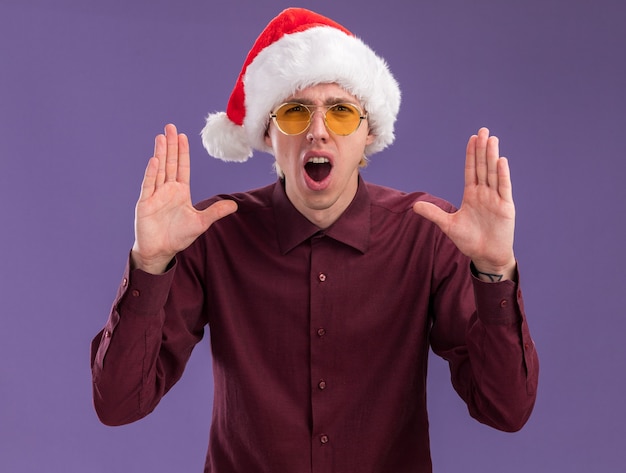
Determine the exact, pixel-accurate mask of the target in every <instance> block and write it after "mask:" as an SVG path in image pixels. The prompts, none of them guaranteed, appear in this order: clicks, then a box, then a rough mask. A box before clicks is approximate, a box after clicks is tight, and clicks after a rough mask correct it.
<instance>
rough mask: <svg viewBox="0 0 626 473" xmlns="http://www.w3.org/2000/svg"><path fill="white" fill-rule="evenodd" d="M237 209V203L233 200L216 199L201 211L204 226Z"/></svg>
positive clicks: (207, 226)
mask: <svg viewBox="0 0 626 473" xmlns="http://www.w3.org/2000/svg"><path fill="white" fill-rule="evenodd" d="M236 211H237V203H236V202H235V201H234V200H218V201H217V202H215V203H214V204H212V205H210V206H209V207H207V208H206V209H204V210H203V211H202V212H201V216H202V219H203V223H204V226H205V228H209V227H210V226H211V225H213V223H215V222H216V221H218V220H219V219H221V218H224V217H226V216H227V215H230V214H232V213H234V212H236Z"/></svg>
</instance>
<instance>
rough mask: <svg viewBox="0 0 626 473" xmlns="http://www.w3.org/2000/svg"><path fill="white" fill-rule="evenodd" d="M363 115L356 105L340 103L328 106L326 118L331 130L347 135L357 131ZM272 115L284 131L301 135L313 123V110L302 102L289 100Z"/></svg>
mask: <svg viewBox="0 0 626 473" xmlns="http://www.w3.org/2000/svg"><path fill="white" fill-rule="evenodd" d="M361 116H362V115H361V111H360V110H359V109H358V108H356V107H355V106H354V105H351V104H347V103H339V104H336V105H333V106H332V107H329V108H328V110H327V111H326V115H325V120H326V125H327V126H328V129H329V130H330V131H332V132H333V133H335V134H336V135H342V136H345V135H349V134H351V133H354V132H355V131H356V129H357V128H358V127H359V124H360V123H361ZM272 117H273V118H274V120H275V122H276V125H278V127H279V128H280V129H281V130H282V132H283V133H285V134H287V135H299V134H300V133H302V132H304V131H305V130H306V129H307V128H308V127H309V123H311V110H309V109H308V108H307V107H306V106H304V105H302V104H300V103H295V102H289V103H286V104H283V105H281V106H280V107H279V108H278V110H276V111H275V112H274V113H273V114H272Z"/></svg>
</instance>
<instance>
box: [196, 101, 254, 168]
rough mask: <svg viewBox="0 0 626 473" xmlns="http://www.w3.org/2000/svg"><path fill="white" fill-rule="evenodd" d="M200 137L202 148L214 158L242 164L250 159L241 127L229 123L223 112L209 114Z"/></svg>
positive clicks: (247, 145)
mask: <svg viewBox="0 0 626 473" xmlns="http://www.w3.org/2000/svg"><path fill="white" fill-rule="evenodd" d="M201 136H202V144H203V145H204V148H205V149H206V150H207V152H208V153H209V154H210V155H211V156H213V157H215V158H219V159H221V160H223V161H237V162H244V161H247V160H248V158H250V157H252V148H251V147H250V144H249V143H248V139H247V137H246V133H245V131H244V129H243V127H242V126H239V125H236V124H235V123H233V122H232V121H230V119H229V118H228V116H227V115H226V113H225V112H218V113H212V114H210V115H209V116H208V117H207V119H206V125H205V126H204V128H203V129H202V133H201Z"/></svg>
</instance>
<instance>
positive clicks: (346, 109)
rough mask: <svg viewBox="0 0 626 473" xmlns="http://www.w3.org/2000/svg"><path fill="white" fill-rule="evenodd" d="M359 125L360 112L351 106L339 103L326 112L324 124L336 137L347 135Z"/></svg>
mask: <svg viewBox="0 0 626 473" xmlns="http://www.w3.org/2000/svg"><path fill="white" fill-rule="evenodd" d="M360 123H361V112H360V111H359V110H358V109H357V108H356V107H355V106H354V105H351V104H347V103H339V104H337V105H333V106H332V107H330V108H329V109H328V112H326V124H327V125H328V128H330V129H331V130H332V132H333V133H335V134H337V135H349V134H350V133H353V132H354V131H356V129H357V128H358V127H359V124H360Z"/></svg>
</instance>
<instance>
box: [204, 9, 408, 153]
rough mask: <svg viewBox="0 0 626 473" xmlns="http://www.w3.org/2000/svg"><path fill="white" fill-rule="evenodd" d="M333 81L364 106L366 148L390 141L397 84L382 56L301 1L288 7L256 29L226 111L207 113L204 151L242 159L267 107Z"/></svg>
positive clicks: (258, 142) (259, 139) (260, 145)
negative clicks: (369, 138)
mask: <svg viewBox="0 0 626 473" xmlns="http://www.w3.org/2000/svg"><path fill="white" fill-rule="evenodd" d="M323 83H336V84H338V85H340V86H341V87H343V88H344V89H345V90H346V91H347V92H349V93H351V94H352V95H354V96H355V97H357V98H358V99H359V100H360V101H361V104H362V105H363V107H364V108H365V110H367V113H368V123H369V127H370V130H371V133H372V134H373V135H375V137H376V138H375V140H374V142H373V143H372V144H370V145H368V146H367V148H366V149H365V153H366V155H368V156H369V155H371V154H373V153H376V152H377V151H380V150H382V149H384V148H386V147H387V146H388V145H390V144H391V143H392V142H393V140H394V123H395V121H396V116H397V114H398V109H399V108H400V88H399V87H398V83H397V82H396V80H395V79H394V77H393V75H392V74H391V72H390V71H389V68H388V66H387V63H386V62H385V61H384V60H383V59H382V58H380V57H379V56H377V55H376V53H374V51H372V49H370V48H369V46H367V45H366V44H365V43H364V42H363V41H361V40H360V39H359V38H357V37H355V36H354V35H353V34H352V33H351V32H350V31H348V30H347V29H346V28H344V27H343V26H341V25H340V24H338V23H336V22H334V21H332V20H331V19H329V18H326V17H324V16H322V15H319V14H317V13H314V12H312V11H309V10H305V9H303V8H289V9H287V10H284V11H283V12H281V13H280V14H279V15H278V16H277V17H276V18H274V19H273V20H272V21H271V22H270V23H269V24H268V25H267V27H266V28H265V29H264V30H263V32H262V33H261V34H260V35H259V37H258V38H257V40H256V42H255V43H254V45H253V47H252V49H251V50H250V52H249V53H248V57H247V58H246V61H245V62H244V64H243V68H242V70H241V72H240V74H239V77H238V78H237V83H236V84H235V87H234V89H233V91H232V93H231V96H230V99H229V101H228V105H227V107H226V112H217V113H211V114H209V116H208V117H207V119H206V125H205V126H204V128H203V130H202V133H201V135H202V143H203V145H204V147H205V148H206V150H207V151H208V153H209V154H210V155H211V156H214V157H216V158H220V159H223V160H224V161H246V160H247V159H248V158H249V157H251V156H252V151H253V150H254V149H256V150H259V151H265V152H269V153H271V151H272V150H271V149H270V148H268V146H267V145H266V143H265V140H264V137H265V131H266V129H267V126H268V122H269V113H270V112H271V111H272V110H273V109H274V108H275V107H276V106H278V105H280V104H281V103H282V102H284V100H285V99H286V98H287V97H289V96H290V95H293V94H294V93H295V92H296V91H298V90H302V89H304V88H306V87H310V86H313V85H317V84H323Z"/></svg>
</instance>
